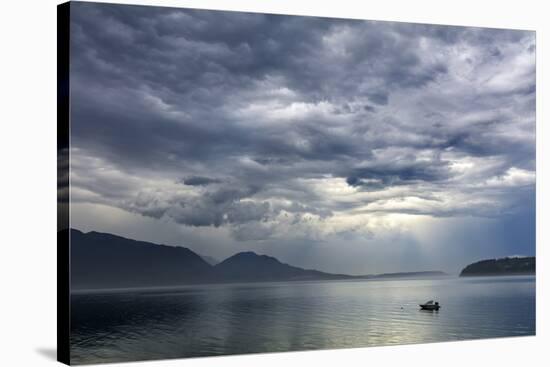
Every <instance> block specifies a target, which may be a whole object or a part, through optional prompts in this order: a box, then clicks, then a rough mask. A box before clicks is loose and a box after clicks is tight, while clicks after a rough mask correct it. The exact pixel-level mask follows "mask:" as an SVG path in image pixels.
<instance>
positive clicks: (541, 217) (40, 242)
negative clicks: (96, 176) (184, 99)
mask: <svg viewBox="0 0 550 367" xmlns="http://www.w3.org/2000/svg"><path fill="white" fill-rule="evenodd" d="M116 2H119V3H133V4H154V5H167V6H181V7H186V6H187V7H198V8H211V9H224V10H245V11H256V12H271V13H284V14H303V15H320V16H332V17H352V18H363V19H377V20H397V21H409V22H424V23H438V24H452V25H473V26H486V27H501V28H521V29H531V30H536V31H537V65H538V70H537V94H538V95H537V99H538V103H537V104H538V106H537V138H538V139H537V140H538V149H537V181H538V182H537V189H538V193H537V231H538V233H537V237H538V240H537V257H538V276H537V310H538V312H537V336H536V337H524V338H507V339H500V340H484V341H470V342H453V343H439V344H424V345H412V346H401V347H377V348H364V349H353V350H338V351H320V352H299V353H279V354H264V355H252V356H244V357H240V356H237V357H212V358H203V359H192V360H170V361H159V362H146V363H145V362H143V363H145V364H143V365H147V366H190V367H199V366H200V367H209V366H222V367H237V366H239V367H240V366H243V365H244V366H248V365H262V366H266V367H270V366H281V365H284V366H306V365H311V364H315V365H317V366H333V365H340V366H343V365H346V366H364V365H367V364H368V365H371V366H394V365H395V366H407V367H412V366H423V367H425V366H427V365H437V366H445V367H447V366H461V367H462V366H465V365H469V366H478V365H488V366H493V365H497V364H498V365H500V366H514V367H517V366H519V365H531V366H542V365H545V362H546V361H545V359H548V358H549V356H550V352H548V345H550V343H549V341H550V330H549V328H550V322H549V320H550V308H549V307H548V306H549V305H550V303H549V300H548V298H549V296H548V295H549V293H550V290H549V288H548V286H547V283H548V282H547V279H548V274H550V271H549V269H548V266H550V265H549V264H550V262H549V260H548V259H549V255H548V253H549V251H548V250H547V249H546V246H548V244H547V242H548V238H549V236H548V232H549V231H548V225H547V224H546V227H545V223H548V220H549V216H548V209H549V202H548V201H549V194H548V192H549V190H550V189H549V188H548V182H549V181H548V167H549V165H548V153H549V149H548V144H550V136H549V131H550V129H549V128H547V127H545V126H544V124H543V116H544V115H543V113H544V108H545V106H544V100H543V96H544V95H545V94H544V93H545V92H546V90H547V88H548V87H549V85H550V84H549V75H550V72H547V71H546V69H545V64H544V61H545V60H546V61H548V60H550V57H549V50H550V47H549V46H548V44H547V41H548V38H547V37H550V36H548V35H549V34H550V30H549V24H550V22H548V21H547V18H546V19H545V16H544V14H545V9H544V3H545V2H543V1H535V0H533V1H531V0H521V1H488V0H487V1H480V0H461V1H457V0H455V1H441V0H415V1H410V0H383V1H369V2H366V1H356V0H355V1H354V0H338V1H330V2H323V3H321V2H320V1H312V0H262V1H258V0H231V1H229V0H225V1H224V0H170V1H158V0H157V1H138V0H133V1H116ZM57 3H58V1H56V0H36V1H34V0H33V1H15V0H12V1H11V2H3V3H2V7H1V10H2V11H1V12H0V27H1V31H0V37H1V42H0V64H1V67H0V72H1V75H2V76H1V78H0V93H1V99H0V100H1V104H0V159H1V161H0V172H1V174H0V177H1V179H0V185H1V186H0V187H1V190H0V197H1V200H0V203H1V204H2V205H1V206H0V229H1V233H2V236H0V271H1V276H0V282H1V283H0V365H2V366H44V365H54V364H55V363H56V362H55V348H56V316H55V315H56V299H55V292H56V242H55V241H56V237H55V233H56V120H55V118H56V8H55V6H56V4H57ZM545 20H546V22H545ZM544 166H546V169H545V167H544ZM6 204H7V205H6ZM545 288H546V290H545ZM546 363H547V362H546ZM124 365H125V366H129V365H128V364H124Z"/></svg>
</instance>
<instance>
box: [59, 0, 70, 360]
mask: <svg viewBox="0 0 550 367" xmlns="http://www.w3.org/2000/svg"><path fill="white" fill-rule="evenodd" d="M69 28H70V2H66V3H63V4H59V5H57V360H58V361H59V362H61V363H64V364H67V365H70V362H71V360H70V247H69V246H70V245H69V243H70V242H69V240H70V239H69V234H70V232H69V230H68V229H69V226H70V222H69V211H70V207H69V206H70V200H69V189H70V188H69V184H70V180H69V158H70V157H69V152H70V150H69V140H70V133H69V124H70V82H69V76H70V75H69V66H70V29H69Z"/></svg>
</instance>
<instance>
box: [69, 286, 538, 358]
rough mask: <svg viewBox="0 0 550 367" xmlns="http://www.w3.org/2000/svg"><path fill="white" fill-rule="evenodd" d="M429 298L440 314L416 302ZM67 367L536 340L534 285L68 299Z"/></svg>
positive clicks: (191, 291) (171, 291) (247, 289)
mask: <svg viewBox="0 0 550 367" xmlns="http://www.w3.org/2000/svg"><path fill="white" fill-rule="evenodd" d="M428 299H437V300H439V301H440V303H441V305H442V308H441V310H439V311H438V312H431V311H421V310H419V307H418V303H421V302H424V301H426V300H428ZM71 307H72V316H71V317H72V325H71V343H72V347H71V358H72V362H73V363H97V362H117V361H129V360H140V359H158V358H179V357H196V356H212V355H222V354H242V353H262V352H276V351H291V350H307V349H328V348H351V347H365V346H378V345H392V344H406V343H422V342H436V341H450V340H463V339H475V338H492V337H503V336H518V335H534V334H535V277H530V276H521V277H492V278H490V277H486V278H440V279H417V280H384V281H382V280H379V281H327V282H291V283H252V284H224V285H203V286H187V287H181V288H167V289H148V290H126V291H105V292H101V291H100V292H93V293H78V294H73V295H72V301H71Z"/></svg>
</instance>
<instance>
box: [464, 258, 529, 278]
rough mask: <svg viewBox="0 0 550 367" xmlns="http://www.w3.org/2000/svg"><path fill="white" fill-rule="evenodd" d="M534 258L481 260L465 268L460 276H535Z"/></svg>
mask: <svg viewBox="0 0 550 367" xmlns="http://www.w3.org/2000/svg"><path fill="white" fill-rule="evenodd" d="M535 270H536V261H535V257H534V256H533V257H505V258H503V259H491V260H482V261H478V262H475V263H473V264H470V265H468V266H466V267H465V268H464V269H462V272H460V276H461V277H464V276H479V275H522V274H535Z"/></svg>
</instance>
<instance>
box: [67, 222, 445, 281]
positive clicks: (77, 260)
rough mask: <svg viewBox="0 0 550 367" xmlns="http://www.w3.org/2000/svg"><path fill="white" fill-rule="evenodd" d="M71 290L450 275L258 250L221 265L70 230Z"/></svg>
mask: <svg viewBox="0 0 550 367" xmlns="http://www.w3.org/2000/svg"><path fill="white" fill-rule="evenodd" d="M70 246H71V248H70V258H71V288H72V289H97V288H130V287H153V286H175V285H183V284H200V283H226V282H262V281H264V282H265V281H297V280H339V279H370V278H386V277H388V278H395V277H419V276H441V275H446V274H445V273H443V272H440V271H428V272H413V273H388V274H379V275H361V276H354V275H346V274H331V273H326V272H322V271H319V270H313V269H303V268H299V267H296V266H292V265H289V264H285V263H282V262H280V261H279V260H277V259H276V258H274V257H271V256H267V255H258V254H256V253H254V252H252V251H248V252H240V253H237V254H235V255H233V256H231V257H229V258H227V259H225V260H223V261H221V262H219V263H217V261H212V259H208V260H211V261H212V263H210V261H207V259H206V258H207V257H205V256H200V255H198V254H197V253H195V252H193V251H192V250H190V249H188V248H185V247H180V246H166V245H158V244H154V243H150V242H144V241H136V240H132V239H128V238H124V237H120V236H116V235H113V234H109V233H99V232H88V233H83V232H81V231H79V230H76V229H71V230H70Z"/></svg>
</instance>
